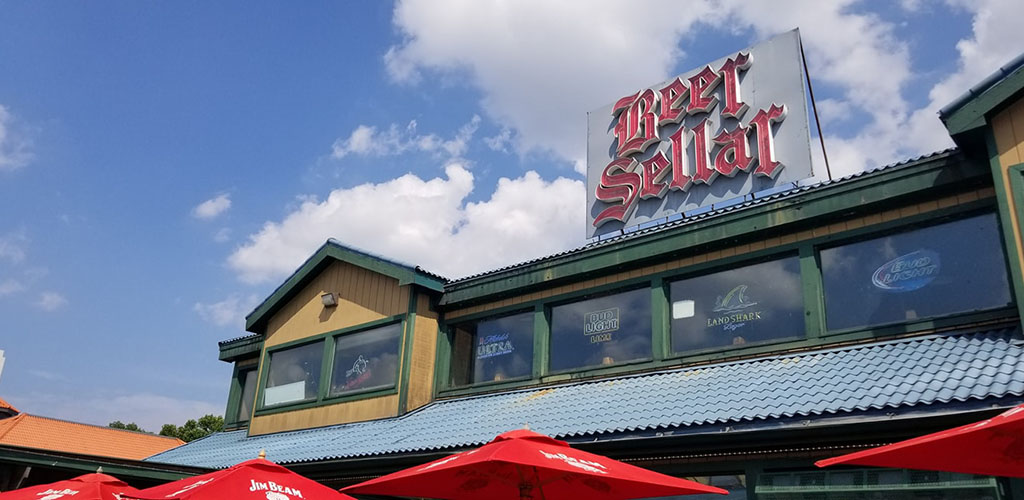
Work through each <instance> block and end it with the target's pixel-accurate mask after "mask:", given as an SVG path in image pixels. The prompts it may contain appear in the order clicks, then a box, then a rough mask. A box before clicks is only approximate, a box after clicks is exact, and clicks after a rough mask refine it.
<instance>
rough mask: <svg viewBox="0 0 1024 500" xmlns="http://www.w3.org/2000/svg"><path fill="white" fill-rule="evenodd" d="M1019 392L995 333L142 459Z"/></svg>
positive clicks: (390, 445)
mask: <svg viewBox="0 0 1024 500" xmlns="http://www.w3.org/2000/svg"><path fill="white" fill-rule="evenodd" d="M1021 395H1024V340H1021V332H1020V330H1019V329H1018V328H1003V329H996V330H990V331H985V332H975V333H958V334H945V335H932V336H926V337H917V338H910V339H901V340H895V341H888V342H879V343H873V344H865V345H856V346H849V347H843V348H832V349H828V350H820V351H810V352H803V353H796V354H788V355H776V356H771V357H766V358H760V359H752V360H744V361H735V362H729V363H721V364H716V365H709V366H700V367H694V368H686V369H676V370H671V371H663V372H657V373H647V374H640V375H633V376H624V377H618V378H613V379H606V380H599V381H588V382H577V383H572V384H567V385H561V386H555V387H546V388H535V389H530V390H520V391H513V392H507V393H501V394H490V395H482V396H475V397H466V398H460V399H451V400H442V401H436V402H434V403H431V404H429V405H427V406H425V407H423V408H421V409H420V410H418V411H415V412H412V413H409V414H407V415H404V416H402V417H398V418H391V419H384V420H376V421H371V422H362V423H353V424H345V425H335V426H330V427H321V428H316V429H308V430H301V431H292V432H282V433H277V434H270V435H264V436H254V437H246V432H245V431H244V430H241V431H233V432H222V433H218V434H214V435H211V436H209V437H207V438H204V439H201V440H198V441H194V442H192V443H189V444H187V445H184V446H181V447H178V448H175V449H172V450H169V451H166V452H164V453H161V454H158V455H155V456H153V457H150V458H149V459H147V460H150V461H154V462H164V463H172V464H181V465H192V466H203V467H226V466H229V465H233V464H235V463H237V462H240V461H242V460H246V459H249V458H252V457H254V456H256V453H257V452H258V451H259V450H260V449H266V450H267V453H268V455H269V456H270V458H271V459H273V460H275V461H277V462H279V463H297V462H309V461H318V460H325V459H336V458H356V457H366V456H372V455H382V454H393V453H407V452H426V451H438V450H444V449H450V448H461V447H469V446H476V445H480V444H483V443H485V442H487V441H489V440H490V439H491V438H493V437H494V436H495V435H497V434H499V433H501V432H504V431H507V430H510V429H515V428H521V427H522V426H523V424H526V423H529V425H530V428H531V429H534V430H536V431H538V432H542V433H545V434H549V435H552V436H556V437H558V438H562V439H568V440H570V441H573V440H581V439H584V438H590V439H593V438H597V437H600V436H607V435H609V434H618V433H630V432H638V431H639V432H649V431H661V430H674V429H690V430H693V431H700V430H701V426H707V425H710V424H730V425H732V424H734V423H743V422H771V421H773V420H774V421H778V419H786V418H789V417H810V416H827V415H856V414H857V412H858V411H865V410H878V409H887V408H901V407H912V406H919V405H932V404H935V403H948V402H954V401H969V400H982V399H986V398H998V397H1007V396H1021Z"/></svg>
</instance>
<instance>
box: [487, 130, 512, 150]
mask: <svg viewBox="0 0 1024 500" xmlns="http://www.w3.org/2000/svg"><path fill="white" fill-rule="evenodd" d="M484 144H487V147H489V148H491V150H493V151H501V152H502V153H507V152H508V147H509V146H510V145H511V144H512V129H510V128H508V127H502V129H501V132H498V135H495V136H492V137H484Z"/></svg>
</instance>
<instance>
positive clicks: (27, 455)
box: [0, 446, 211, 481]
mask: <svg viewBox="0 0 1024 500" xmlns="http://www.w3.org/2000/svg"><path fill="white" fill-rule="evenodd" d="M0 462H8V463H16V464H19V465H27V466H38V467H44V468H53V469H64V470H72V471H80V472H83V473H85V472H96V468H97V467H99V466H102V467H103V472H105V473H107V474H111V475H114V476H116V477H121V478H142V479H152V480H159V481H176V480H178V479H182V478H186V477H191V476H194V475H196V474H202V473H205V472H209V471H210V470H211V469H208V468H205V467H193V466H187V465H170V464H158V463H152V462H135V461H130V460H116V461H115V460H111V459H109V458H106V457H87V456H83V455H66V454H58V453H54V452H52V451H47V452H41V451H39V450H31V449H26V448H19V447H13V446H2V447H0Z"/></svg>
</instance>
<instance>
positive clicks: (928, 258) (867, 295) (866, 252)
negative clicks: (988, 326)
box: [821, 214, 1011, 330]
mask: <svg viewBox="0 0 1024 500" xmlns="http://www.w3.org/2000/svg"><path fill="white" fill-rule="evenodd" d="M821 270H822V279H823V281H824V287H825V312H826V314H825V316H826V320H827V322H828V327H829V329H833V330H841V329H844V328H853V327H862V326H872V325H880V324H884V323H892V322H901V321H913V320H917V319H921V318H928V317H933V316H941V315H946V314H952V313H959V312H968V311H976V310H981V309H989V308H994V307H1001V306H1006V305H1009V304H1010V301H1011V299H1010V288H1009V283H1008V282H1007V271H1006V259H1005V257H1004V256H1003V247H1002V244H1001V243H1000V240H999V229H998V224H997V223H996V216H995V214H986V215H981V216H977V217H971V218H969V219H962V220H958V221H954V222H949V223H946V224H940V225H936V226H931V227H926V228H921V229H917V230H914V231H909V232H905V233H900V234H894V235H891V236H885V237H882V238H876V239H872V240H867V241H862V242H859V243H853V244H850V245H844V246H841V247H836V248H829V249H825V250H822V251H821Z"/></svg>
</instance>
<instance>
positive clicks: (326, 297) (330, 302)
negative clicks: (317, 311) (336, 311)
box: [320, 292, 338, 307]
mask: <svg viewBox="0 0 1024 500" xmlns="http://www.w3.org/2000/svg"><path fill="white" fill-rule="evenodd" d="M320 302H323V303H324V307H334V306H336V305H338V298H337V297H335V296H334V294H333V293H331V292H326V293H324V294H322V295H320Z"/></svg>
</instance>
